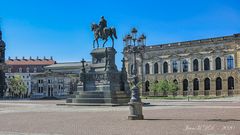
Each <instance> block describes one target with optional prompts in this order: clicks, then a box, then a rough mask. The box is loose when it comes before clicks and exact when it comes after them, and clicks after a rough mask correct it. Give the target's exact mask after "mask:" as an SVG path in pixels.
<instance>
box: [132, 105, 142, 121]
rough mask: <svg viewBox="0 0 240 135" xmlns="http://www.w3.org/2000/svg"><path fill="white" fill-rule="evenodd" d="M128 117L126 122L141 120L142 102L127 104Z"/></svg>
mask: <svg viewBox="0 0 240 135" xmlns="http://www.w3.org/2000/svg"><path fill="white" fill-rule="evenodd" d="M128 105H129V109H130V115H129V116H128V120H143V119H144V116H143V114H142V102H129V103H128Z"/></svg>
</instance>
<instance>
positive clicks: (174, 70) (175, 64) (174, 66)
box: [172, 61, 178, 73]
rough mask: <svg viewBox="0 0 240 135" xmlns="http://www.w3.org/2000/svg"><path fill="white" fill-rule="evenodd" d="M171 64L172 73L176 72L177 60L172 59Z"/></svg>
mask: <svg viewBox="0 0 240 135" xmlns="http://www.w3.org/2000/svg"><path fill="white" fill-rule="evenodd" d="M172 66H173V73H176V72H178V65H177V61H173V63H172Z"/></svg>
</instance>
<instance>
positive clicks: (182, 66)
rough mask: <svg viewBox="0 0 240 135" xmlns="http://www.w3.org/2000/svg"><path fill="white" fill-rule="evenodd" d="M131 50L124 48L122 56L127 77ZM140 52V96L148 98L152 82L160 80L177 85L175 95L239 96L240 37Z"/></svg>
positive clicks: (143, 49) (144, 47)
mask: <svg viewBox="0 0 240 135" xmlns="http://www.w3.org/2000/svg"><path fill="white" fill-rule="evenodd" d="M131 47H132V46H131V45H128V44H127V45H126V47H125V48H124V52H123V53H124V58H125V60H126V61H125V64H126V68H127V70H128V75H129V76H130V75H131V69H132V66H133V60H132V58H133V57H132V56H133V54H131V53H128V52H129V49H130V48H131ZM140 48H141V49H142V51H141V53H139V54H138V55H137V67H138V68H137V69H138V76H139V79H140V81H142V82H143V88H142V89H141V93H142V94H148V92H149V85H150V83H151V82H155V81H159V80H162V79H164V80H167V81H174V82H175V83H177V84H178V86H179V90H178V92H177V93H178V95H187V94H188V92H189V94H191V95H206V96H207V95H216V96H228V95H229V96H230V95H237V94H240V83H239V78H240V73H239V71H240V70H239V68H240V34H234V35H230V36H223V37H217V38H208V39H201V40H193V41H185V42H177V43H169V44H160V45H153V46H140Z"/></svg>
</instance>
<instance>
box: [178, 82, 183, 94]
mask: <svg viewBox="0 0 240 135" xmlns="http://www.w3.org/2000/svg"><path fill="white" fill-rule="evenodd" d="M178 87H179V90H178V95H183V83H182V80H179V82H178Z"/></svg>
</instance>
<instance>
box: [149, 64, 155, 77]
mask: <svg viewBox="0 0 240 135" xmlns="http://www.w3.org/2000/svg"><path fill="white" fill-rule="evenodd" d="M153 68H154V66H153V62H151V63H149V74H154V71H153Z"/></svg>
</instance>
